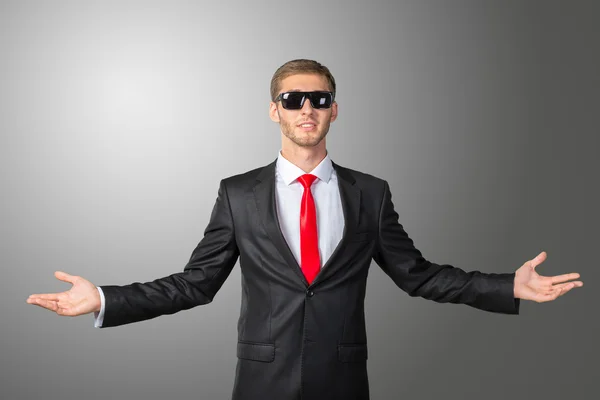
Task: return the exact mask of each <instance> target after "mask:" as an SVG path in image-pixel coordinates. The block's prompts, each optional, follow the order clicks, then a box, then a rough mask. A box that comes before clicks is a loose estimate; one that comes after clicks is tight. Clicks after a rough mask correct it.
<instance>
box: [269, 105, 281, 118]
mask: <svg viewBox="0 0 600 400" xmlns="http://www.w3.org/2000/svg"><path fill="white" fill-rule="evenodd" d="M269 118H271V121H273V122H279V113H278V112H277V103H274V102H271V104H269Z"/></svg>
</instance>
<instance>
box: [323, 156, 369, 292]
mask: <svg viewBox="0 0 600 400" xmlns="http://www.w3.org/2000/svg"><path fill="white" fill-rule="evenodd" d="M332 163H333V162H332ZM333 168H334V169H335V172H336V173H337V177H338V186H339V188H340V198H341V200H342V210H343V212H344V233H343V234H342V238H341V240H340V242H339V243H338V245H337V246H336V248H335V250H334V251H333V253H332V254H331V257H329V259H328V260H327V262H326V263H325V265H322V266H321V270H320V271H319V274H318V275H317V276H316V277H315V280H314V281H313V283H312V285H315V284H317V283H319V282H322V281H323V280H324V279H325V278H327V277H329V276H331V275H333V274H334V273H335V272H336V271H337V270H339V269H340V268H341V267H343V265H342V264H340V263H336V262H335V261H336V260H337V259H338V258H339V257H340V253H341V252H343V251H344V249H345V248H346V244H347V243H348V240H349V238H351V237H352V235H353V234H354V232H355V231H356V226H357V225H358V221H359V212H360V201H361V196H360V189H359V188H358V187H357V186H356V185H354V183H355V182H356V180H355V179H354V177H353V176H352V175H351V174H350V173H349V172H348V170H347V169H345V168H343V167H340V166H339V165H337V164H336V163H333Z"/></svg>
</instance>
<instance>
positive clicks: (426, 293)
mask: <svg viewBox="0 0 600 400" xmlns="http://www.w3.org/2000/svg"><path fill="white" fill-rule="evenodd" d="M333 166H334V168H335V170H336V172H337V175H338V178H339V179H338V182H339V187H340V195H341V199H342V206H343V212H344V218H345V228H344V233H343V237H342V239H341V241H340V243H339V245H338V247H337V248H336V250H335V251H334V253H333V254H332V256H331V257H330V259H329V260H328V261H327V263H326V264H325V265H324V266H323V268H322V269H321V271H320V272H319V274H318V275H317V277H316V278H315V280H314V281H313V283H312V284H311V285H308V283H307V281H306V279H305V278H304V275H303V274H302V271H301V270H300V267H299V265H298V263H297V261H296V259H295V258H294V256H293V255H292V252H291V251H290V249H289V247H288V245H287V243H286V241H285V239H284V237H283V235H282V233H281V229H280V227H279V223H278V220H277V212H276V204H275V162H273V163H271V164H269V165H267V166H265V167H262V168H258V169H255V170H252V171H249V172H246V173H244V174H241V175H236V176H232V177H229V178H227V179H224V180H222V181H221V183H220V187H219V192H218V197H217V200H216V204H215V206H214V209H213V211H212V215H211V218H210V222H209V224H208V226H207V228H206V230H205V232H204V237H203V239H202V240H201V241H200V243H199V244H198V246H197V247H196V249H195V250H194V251H193V253H192V255H191V258H190V261H189V263H188V264H187V265H186V266H185V268H184V271H183V272H179V273H175V274H172V275H170V276H167V277H164V278H161V279H157V280H154V281H152V282H147V283H139V282H136V283H133V284H130V285H126V286H101V288H102V290H103V291H104V294H105V299H106V303H105V307H106V308H105V315H104V322H103V325H102V327H103V328H105V327H111V326H117V325H122V324H127V323H132V322H136V321H142V320H147V319H150V318H155V317H157V316H159V315H163V314H173V313H175V312H177V311H180V310H186V309H189V308H192V307H195V306H198V305H201V304H207V303H210V302H211V301H212V300H213V298H214V296H215V294H216V293H217V291H218V290H219V288H220V287H221V286H222V285H223V282H224V281H225V279H227V277H228V276H229V274H230V272H231V270H232V268H233V266H234V265H235V263H236V261H237V259H238V257H239V258H240V268H241V273H242V307H241V313H240V317H239V322H238V339H239V340H238V343H237V356H238V363H237V368H236V376H235V384H234V389H233V399H234V400H264V399H277V400H299V399H303V400H321V399H322V400H325V399H326V400H332V399H343V400H353V399H356V400H359V399H360V400H366V399H368V398H369V384H368V379H367V335H366V329H365V315H364V297H365V290H366V282H367V274H368V271H369V266H370V265H371V260H375V262H376V263H377V264H378V265H379V266H380V267H381V268H382V269H383V271H385V273H386V274H387V275H389V276H390V278H392V280H393V281H394V282H395V283H396V285H397V286H398V287H400V288H401V289H402V290H404V291H405V292H407V293H408V294H409V295H410V296H420V297H424V298H426V299H430V300H433V301H436V302H440V303H447V302H449V303H461V304H467V305H469V306H472V307H476V308H478V309H482V310H486V311H491V312H497V313H506V314H518V312H519V299H515V298H514V295H513V282H514V276H515V274H514V273H506V274H490V273H482V272H478V271H473V272H465V271H464V270H462V269H459V268H455V267H453V266H451V265H439V264H435V263H433V262H430V261H427V260H426V259H425V258H423V256H422V255H421V253H420V252H419V250H417V249H416V248H415V247H414V245H413V241H412V240H411V239H410V238H409V237H408V235H407V234H406V232H405V231H404V229H403V227H402V225H401V224H400V223H399V222H398V214H397V213H396V212H395V211H394V206H393V204H392V199H391V193H390V189H389V187H388V184H387V182H386V181H384V180H382V179H379V178H376V177H374V176H371V175H367V174H364V173H361V172H358V171H354V170H351V169H347V168H343V167H341V166H339V165H336V164H335V163H334V164H333ZM321 212H323V210H322V211H321Z"/></svg>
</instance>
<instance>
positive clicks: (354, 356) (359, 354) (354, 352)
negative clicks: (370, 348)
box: [338, 344, 368, 362]
mask: <svg viewBox="0 0 600 400" xmlns="http://www.w3.org/2000/svg"><path fill="white" fill-rule="evenodd" d="M367 353H368V352H367V345H366V344H340V345H338V359H339V360H340V361H341V362H360V361H364V360H366V359H367V358H368V354H367Z"/></svg>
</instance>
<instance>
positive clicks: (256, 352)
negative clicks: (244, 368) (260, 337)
mask: <svg viewBox="0 0 600 400" xmlns="http://www.w3.org/2000/svg"><path fill="white" fill-rule="evenodd" d="M237 356H238V358H243V359H246V360H254V361H262V362H272V361H273V360H274V359H275V345H274V344H270V343H248V342H239V341H238V345H237Z"/></svg>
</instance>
